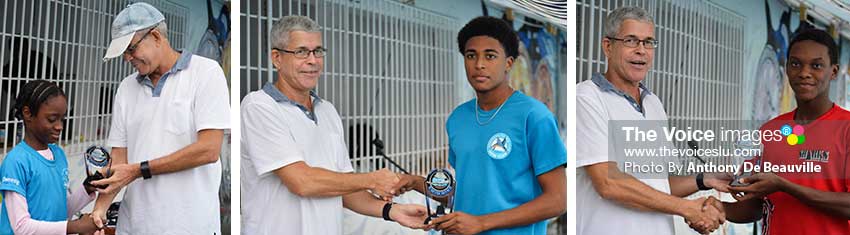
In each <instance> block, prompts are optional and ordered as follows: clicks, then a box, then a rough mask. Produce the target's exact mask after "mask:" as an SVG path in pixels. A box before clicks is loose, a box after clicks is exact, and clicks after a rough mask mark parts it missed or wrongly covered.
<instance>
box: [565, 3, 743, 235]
mask: <svg viewBox="0 0 850 235" xmlns="http://www.w3.org/2000/svg"><path fill="white" fill-rule="evenodd" d="M654 28H655V25H654V23H653V21H652V18H651V17H650V16H649V14H648V13H647V12H646V11H645V10H643V9H641V8H638V7H623V8H620V9H617V10H614V11H612V12H611V13H610V14H609V15H608V17H607V18H606V20H605V37H604V38H602V50H603V51H604V53H605V57H607V62H608V63H607V65H608V70H607V71H606V72H605V73H604V74H600V73H595V74H593V77H592V78H591V79H590V80H588V81H584V82H581V83H579V84H578V85H577V86H576V125H577V126H576V138H575V139H576V141H577V142H576V158H577V160H576V165H577V167H578V168H577V169H576V200H577V201H576V205H578V208H577V209H576V211H577V212H578V215H577V219H578V221H577V228H576V231H577V234H658V235H664V234H670V235H672V234H674V228H673V217H672V216H671V215H679V216H682V217H684V218H685V220H686V221H687V222H688V223H689V225H690V226H691V227H692V228H693V229H695V230H697V231H699V232H700V233H707V232H711V231H713V230H715V229H716V228H718V226H719V225H720V224H721V223H723V221H725V220H724V218H723V212H722V211H723V208H722V205H721V204H720V203H719V201H717V200H714V199H712V200H709V199H706V198H700V199H695V200H688V199H684V198H683V197H685V196H688V195H690V194H693V193H694V192H696V191H697V190H708V189H712V188H713V189H716V190H718V191H728V188H729V187H728V184H729V182H730V181H731V175H728V174H711V173H706V174H704V175H703V174H698V175H696V176H669V177H668V176H667V172H664V173H663V174H660V176H659V177H657V178H650V177H640V178H639V177H635V176H634V175H633V173H629V172H627V170H625V169H621V168H620V167H619V166H618V164H622V163H623V160H622V159H618V157H617V154H618V153H615V152H609V149H611V150H612V151H622V149H617V146H618V145H617V143H615V142H616V140H613V139H614V138H612V137H611V136H613V135H615V134H617V133H619V132H617V133H615V132H614V131H612V132H610V133H609V130H611V129H617V128H616V127H614V128H609V125H610V124H611V123H612V122H611V121H623V120H629V121H643V123H653V124H658V123H664V124H663V125H662V126H666V122H667V113H666V112H665V111H664V106H663V104H662V103H661V100H660V99H659V98H658V96H656V95H655V94H654V93H652V92H651V91H650V90H649V88H648V87H646V86H645V85H644V83H643V80H644V79H646V75H647V73H648V72H649V69H650V68H651V67H652V60H653V57H654V56H655V50H656V49H657V48H658V45H659V42H658V40H657V39H656V38H655V31H654ZM614 125H616V124H614ZM612 140H613V141H612ZM662 144H667V143H662ZM612 146H613V148H612ZM656 160H661V161H664V159H661V158H657V159H656ZM665 164H666V163H665Z"/></svg>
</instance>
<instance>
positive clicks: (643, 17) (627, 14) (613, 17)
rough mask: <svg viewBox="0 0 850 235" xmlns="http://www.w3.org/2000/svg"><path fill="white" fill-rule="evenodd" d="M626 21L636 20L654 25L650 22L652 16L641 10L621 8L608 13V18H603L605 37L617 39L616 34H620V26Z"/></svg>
mask: <svg viewBox="0 0 850 235" xmlns="http://www.w3.org/2000/svg"><path fill="white" fill-rule="evenodd" d="M626 20H637V21H640V22H646V23H650V24H655V23H654V22H653V21H652V16H650V15H649V13H647V12H646V10H644V9H643V8H640V7H635V6H627V7H621V8H617V10H614V11H612V12H611V13H609V14H608V17H607V18H605V36H606V37H617V33H619V32H620V25H622V24H623V22H624V21H626Z"/></svg>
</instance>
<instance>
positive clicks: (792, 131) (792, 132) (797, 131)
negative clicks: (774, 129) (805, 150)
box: [779, 124, 806, 146]
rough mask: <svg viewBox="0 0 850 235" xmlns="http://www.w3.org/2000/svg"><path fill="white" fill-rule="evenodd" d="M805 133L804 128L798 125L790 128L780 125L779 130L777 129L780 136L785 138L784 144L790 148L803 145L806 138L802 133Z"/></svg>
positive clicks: (786, 125) (789, 126)
mask: <svg viewBox="0 0 850 235" xmlns="http://www.w3.org/2000/svg"><path fill="white" fill-rule="evenodd" d="M805 131H806V130H805V128H803V126H800V125H794V127H793V128H792V127H791V125H788V124H785V125H782V127H781V128H779V132H781V133H782V135H784V136H786V137H787V138H786V139H785V142H787V143H788V145H791V146H794V145H798V144H803V143H805V142H806V136H805V135H803V132H805Z"/></svg>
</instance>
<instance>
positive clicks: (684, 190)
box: [669, 175, 699, 197]
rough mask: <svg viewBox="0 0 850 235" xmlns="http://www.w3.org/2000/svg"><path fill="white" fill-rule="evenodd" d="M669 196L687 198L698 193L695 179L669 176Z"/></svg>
mask: <svg viewBox="0 0 850 235" xmlns="http://www.w3.org/2000/svg"><path fill="white" fill-rule="evenodd" d="M669 181H670V195H673V196H676V197H687V196H688V195H691V194H694V193H696V192H697V191H699V188H698V187H697V183H696V177H695V176H693V175H686V176H670V178H669Z"/></svg>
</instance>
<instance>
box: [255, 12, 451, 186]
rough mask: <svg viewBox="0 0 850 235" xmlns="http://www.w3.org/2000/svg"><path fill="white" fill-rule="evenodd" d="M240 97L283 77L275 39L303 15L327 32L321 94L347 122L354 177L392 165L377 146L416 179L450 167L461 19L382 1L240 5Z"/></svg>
mask: <svg viewBox="0 0 850 235" xmlns="http://www.w3.org/2000/svg"><path fill="white" fill-rule="evenodd" d="M242 9H243V11H242V12H241V13H240V17H241V19H242V20H241V24H242V25H241V26H242V30H243V32H245V33H243V34H242V35H241V37H242V43H241V44H242V45H240V46H241V48H242V49H241V51H242V60H241V61H242V62H241V64H240V73H241V77H242V79H241V82H242V83H241V92H240V94H241V96H242V97H244V96H245V95H246V94H247V93H248V92H250V91H255V90H258V89H260V88H261V87H262V85H263V84H265V83H267V82H269V81H273V80H274V79H277V73H276V72H275V71H274V67H273V66H272V65H271V63H270V61H269V56H270V55H269V51H270V48H271V46H270V42H269V41H268V39H269V31H270V30H271V27H272V25H273V24H274V22H276V21H277V20H278V19H279V18H281V17H283V16H286V15H305V16H308V17H310V18H311V19H313V20H315V21H316V22H317V23H319V25H321V26H322V38H323V40H324V46H325V47H326V48H328V54H327V55H326V57H325V59H324V60H325V70H324V73H323V76H322V77H321V78H320V80H319V86H318V87H317V89H316V92H317V93H318V94H319V96H321V97H322V98H324V99H327V100H329V101H331V102H332V103H333V104H334V106H335V107H336V108H337V110H338V111H339V113H340V116H341V117H342V122H343V126H344V128H345V132H346V133H345V134H346V138H347V141H346V142H347V144H348V147H349V154H350V156H351V160H352V164H353V165H354V167H355V169H356V170H357V171H370V170H375V169H378V168H383V167H387V166H389V164H387V163H386V162H385V161H383V160H382V159H381V158H380V157H379V156H376V154H377V152H376V149H375V148H374V146H373V145H371V144H370V142H371V141H372V140H373V139H375V138H376V137H380V138H381V139H382V140H383V141H384V143H385V145H386V149H385V152H386V154H387V156H389V157H390V158H392V159H394V160H395V161H396V162H398V163H399V164H401V165H402V167H404V168H406V169H408V170H409V171H410V172H411V173H412V174H425V173H427V172H426V171H429V170H431V169H432V168H434V167H445V166H446V164H445V162H446V161H445V157H446V150H447V148H448V147H447V137H446V135H445V120H446V118H447V117H448V114H449V112H451V110H452V109H453V108H454V107H453V106H454V103H453V101H454V93H453V91H454V88H455V84H454V82H453V79H452V78H453V77H454V76H455V73H456V71H458V69H460V68H459V67H458V64H459V62H460V61H459V56H458V55H457V52H456V51H455V50H454V48H455V46H454V37H455V35H456V32H457V30H458V28H457V27H459V25H460V24H459V23H457V22H455V20H454V19H452V18H449V17H445V16H441V15H438V14H435V13H431V12H427V11H424V10H421V9H416V8H413V7H410V6H407V5H404V4H401V3H398V2H394V1H382V0H364V1H348V0H305V1H271V0H269V1H261V0H249V1H245V2H243V3H242Z"/></svg>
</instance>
